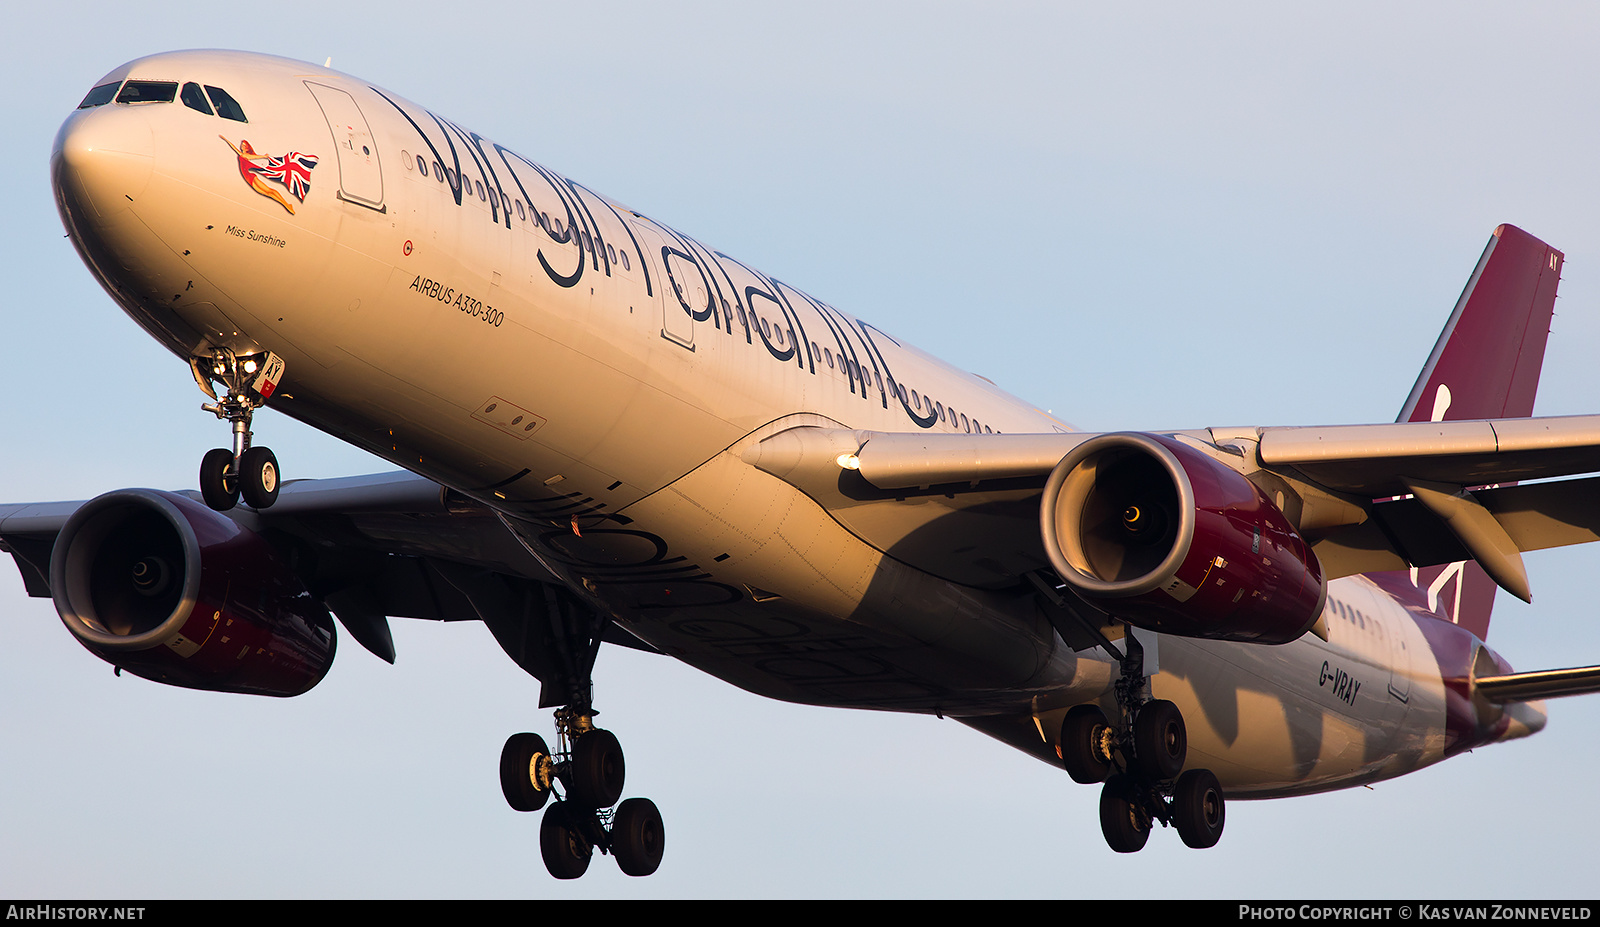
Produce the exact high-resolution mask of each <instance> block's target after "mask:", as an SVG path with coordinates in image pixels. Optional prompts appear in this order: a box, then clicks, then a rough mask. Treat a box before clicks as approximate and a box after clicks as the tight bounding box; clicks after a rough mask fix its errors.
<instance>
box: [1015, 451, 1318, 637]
mask: <svg viewBox="0 0 1600 927" xmlns="http://www.w3.org/2000/svg"><path fill="white" fill-rule="evenodd" d="M1040 523H1041V527H1042V530H1043V537H1044V546H1045V551H1046V552H1047V553H1048V554H1049V556H1050V562H1051V564H1052V565H1053V566H1054V567H1055V568H1056V571H1057V573H1059V574H1060V575H1061V578H1062V580H1063V581H1065V582H1066V583H1067V584H1068V585H1069V586H1071V587H1072V588H1073V589H1075V590H1076V591H1077V592H1078V593H1079V594H1081V595H1082V596H1084V597H1085V598H1087V599H1091V600H1096V601H1097V602H1098V603H1099V604H1100V605H1101V606H1102V607H1104V608H1105V609H1106V610H1107V611H1108V612H1110V613H1111V614H1113V615H1115V616H1116V617H1118V618H1122V619H1124V620H1126V621H1128V622H1129V623H1131V624H1134V625H1137V626H1139V627H1142V628H1148V629H1150V630H1153V631H1159V632H1162V633H1165V634H1179V635H1182V636H1185V637H1201V638H1210V639H1213V640H1230V641H1250V642H1255V643H1267V644H1282V643H1287V642H1288V641H1292V640H1295V639H1296V638H1298V637H1300V635H1302V634H1304V633H1305V632H1306V630H1307V629H1309V628H1310V627H1311V625H1312V624H1314V623H1315V622H1316V620H1317V616H1318V615H1320V614H1321V613H1322V606H1323V601H1324V598H1325V596H1326V594H1327V584H1326V583H1325V582H1324V581H1323V578H1322V567H1321V565H1320V564H1319V563H1317V558H1316V555H1315V554H1313V553H1312V552H1311V548H1310V547H1309V546H1308V545H1307V544H1306V543H1305V541H1304V540H1303V539H1302V538H1301V537H1300V535H1299V534H1298V533H1296V531H1295V530H1294V528H1293V526H1291V525H1290V524H1289V520H1288V519H1287V518H1286V517H1285V516H1284V514H1283V512H1282V511H1280V510H1279V509H1278V507H1277V506H1275V505H1273V504H1272V502H1271V501H1270V500H1269V499H1267V497H1266V495H1265V494H1263V493H1262V491H1261V490H1260V489H1259V488H1258V487H1257V486H1256V485H1255V484H1254V483H1251V482H1250V481H1249V480H1247V479H1245V478H1244V476H1243V475H1242V474H1240V473H1239V472H1238V471H1236V470H1234V469H1233V468H1231V467H1228V466H1226V465H1225V464H1222V463H1219V462H1217V461H1215V460H1213V459H1211V458H1210V457H1208V456H1207V455H1205V454H1204V453H1202V452H1200V451H1198V450H1196V449H1194V448H1192V447H1189V446H1188V445H1185V444H1183V443H1182V442H1180V441H1177V440H1175V439H1173V438H1169V437H1167V436H1165V435H1151V434H1139V433H1133V432H1127V433H1119V434H1108V435H1101V436H1099V437H1096V438H1091V439H1090V440H1088V441H1085V442H1084V443H1083V444H1080V445H1078V446H1077V447H1076V448H1074V449H1073V450H1072V452H1071V453H1070V454H1068V455H1067V456H1066V457H1064V458H1062V460H1061V462H1060V463H1059V464H1057V465H1056V468H1055V470H1054V471H1053V472H1052V473H1051V474H1050V479H1049V481H1048V482H1046V484H1045V488H1044V498H1043V501H1042V503H1041V506H1040Z"/></svg>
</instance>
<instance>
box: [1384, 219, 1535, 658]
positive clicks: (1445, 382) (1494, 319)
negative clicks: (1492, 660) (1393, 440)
mask: <svg viewBox="0 0 1600 927" xmlns="http://www.w3.org/2000/svg"><path fill="white" fill-rule="evenodd" d="M1562 260H1563V255H1562V254H1561V252H1560V251H1557V250H1555V249H1554V248H1552V247H1550V246H1549V245H1547V244H1545V243H1544V242H1542V241H1540V240H1539V239H1537V238H1534V237H1533V236H1532V235H1529V234H1528V233H1527V232H1524V231H1523V230H1521V229H1519V228H1517V227H1516V226H1512V225H1502V226H1500V227H1499V228H1497V229H1495V230H1494V235H1493V236H1491V237H1490V239H1489V244H1488V246H1487V247H1485V248H1484V249H1483V256H1482V257H1481V258H1479V259H1478V266H1477V268H1476V269H1474V270H1473V272H1472V277H1471V278H1470V279H1468V280H1467V287H1466V289H1465V290H1463V291H1462V292H1461V299H1460V300H1458V301H1457V302H1456V308H1455V311H1454V312H1452V313H1451V314H1450V321H1449V322H1447V323H1445V326H1444V331H1443V332H1441V333H1440V335H1439V341H1438V343H1437V344H1435V345H1434V346H1433V353H1432V354H1431V355H1430V356H1429V357H1428V363H1427V364H1426V365H1425V366H1424V367H1423V368H1422V374H1421V375H1420V376H1418V377H1417V383H1416V385H1415V386H1413V387H1412V388H1411V395H1410V396H1408V397H1407V398H1406V404H1405V406H1404V407H1403V408H1402V409H1401V410H1400V417H1399V419H1398V421H1401V422H1442V421H1464V420H1470V419H1482V418H1521V417H1525V416H1529V415H1532V414H1533V399H1534V394H1535V393H1537V392H1538V390H1539V370H1540V368H1541V367H1542V366H1543V364H1544V347H1545V342H1546V340H1547V339H1548V338H1549V335H1550V317H1551V316H1552V315H1553V314H1554V312H1555V303H1556V285H1557V284H1558V283H1559V282H1560V280H1561V263H1562ZM1412 574H1413V579H1414V580H1415V581H1416V583H1417V585H1418V586H1419V587H1420V588H1422V589H1426V590H1427V591H1428V592H1429V597H1430V599H1432V600H1433V601H1435V602H1436V603H1437V610H1438V611H1439V612H1440V613H1441V614H1442V615H1444V616H1445V617H1447V618H1449V619H1450V620H1451V621H1454V622H1455V623H1456V624H1458V625H1461V626H1462V627H1464V628H1466V629H1467V630H1469V631H1471V632H1472V633H1473V634H1476V635H1477V636H1478V637H1479V638H1480V639H1482V638H1486V637H1488V634H1489V613H1490V611H1491V610H1492V609H1493V608H1494V594H1495V583H1494V580H1492V579H1490V578H1489V577H1488V575H1487V574H1485V573H1484V572H1483V568H1482V567H1480V566H1478V564H1477V562H1476V561H1471V560H1468V561H1464V562H1461V563H1451V564H1446V565H1444V566H1435V567H1424V568H1422V569H1417V570H1413V571H1412Z"/></svg>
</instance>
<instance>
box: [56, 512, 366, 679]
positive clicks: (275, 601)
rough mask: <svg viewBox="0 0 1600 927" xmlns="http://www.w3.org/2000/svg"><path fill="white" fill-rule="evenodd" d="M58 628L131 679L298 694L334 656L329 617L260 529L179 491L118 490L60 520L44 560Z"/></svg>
mask: <svg viewBox="0 0 1600 927" xmlns="http://www.w3.org/2000/svg"><path fill="white" fill-rule="evenodd" d="M50 588H51V593H52V596H53V597H54V599H55V604H56V611H58V612H60V613H61V620H62V621H63V622H64V623H65V624H66V626H67V630H69V631H71V632H72V634H73V636H74V637H76V638H77V639H78V641H79V642H80V643H82V644H83V646H85V647H87V648H88V649H89V651H90V652H91V653H93V654H94V655H95V656H97V657H99V658H101V659H102V660H105V661H106V662H108V663H111V664H112V665H114V666H117V667H119V668H121V669H124V670H127V671H128V672H130V673H133V674H135V675H138V676H143V677H144V678H146V679H150V680H153V681H155V682H163V683H166V684H168V685H174V686H186V687H188V688H191V689H206V690H209V691H213V692H247V693H252V694H256V695H279V696H288V695H299V694H300V693H302V692H305V691H307V690H309V689H310V688H311V687H312V686H315V685H316V684H317V683H318V682H320V681H321V680H322V677H323V676H324V675H326V674H327V672H328V667H329V666H331V665H332V664H333V653H334V630H333V621H332V619H330V618H329V616H328V611H327V609H326V608H324V607H323V605H322V603H320V602H318V601H317V600H315V599H313V598H312V597H311V595H310V593H308V592H307V591H306V590H305V587H304V586H302V585H301V584H300V582H299V581H298V580H297V579H296V578H295V577H294V575H293V574H292V573H291V572H290V571H289V570H288V568H287V567H285V566H284V565H283V563H282V561H281V560H280V559H279V558H278V556H277V554H276V552H275V551H274V550H273V549H272V547H271V546H270V545H269V544H267V542H266V541H264V540H262V539H261V537H260V536H259V535H256V534H255V533H254V532H251V531H249V530H247V529H246V528H244V527H243V526H241V525H239V524H237V523H235V522H234V521H232V520H231V519H229V518H226V517H224V516H222V515H220V514H218V513H217V512H214V511H212V510H211V509H209V508H207V507H206V506H204V505H201V504H199V503H197V502H194V501H192V500H190V499H187V498H185V497H183V496H179V495H175V494H173V493H167V492H157V491H155V490H150V489H124V490H119V491H117V492H111V493H106V494H105V495H103V496H100V497H98V498H96V499H93V500H90V501H89V502H87V503H85V504H84V505H83V506H82V507H81V508H79V509H78V510H77V511H76V512H74V513H73V514H72V517H71V518H69V519H67V523H66V524H65V525H64V526H63V527H62V529H61V533H60V534H59V535H57V537H56V545H55V550H54V552H53V553H52V554H51V557H50Z"/></svg>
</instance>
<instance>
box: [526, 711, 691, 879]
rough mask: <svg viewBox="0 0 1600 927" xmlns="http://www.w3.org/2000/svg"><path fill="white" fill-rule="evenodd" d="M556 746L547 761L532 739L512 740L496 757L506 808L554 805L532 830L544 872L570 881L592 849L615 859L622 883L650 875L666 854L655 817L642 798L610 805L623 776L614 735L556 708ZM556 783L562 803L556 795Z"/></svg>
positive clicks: (581, 714) (588, 714)
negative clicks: (561, 790) (562, 789)
mask: <svg viewBox="0 0 1600 927" xmlns="http://www.w3.org/2000/svg"><path fill="white" fill-rule="evenodd" d="M556 745H557V747H558V749H557V751H556V752H554V753H552V752H551V751H550V749H549V748H548V747H547V746H546V745H545V741H544V738H543V737H540V736H539V735H538V734H526V733H524V734H512V735H511V737H510V738H509V739H508V740H507V741H506V745H505V748H504V749H503V750H501V751H500V790H501V791H502V792H504V793H505V797H506V803H507V804H509V805H510V806H511V807H512V808H513V809H515V810H517V811H538V810H539V809H540V808H543V807H545V804H546V802H549V801H550V799H552V798H554V799H555V803H554V804H551V805H550V806H549V808H548V809H547V810H546V811H545V813H544V819H543V820H542V821H540V823H539V852H540V855H541V856H543V857H544V865H545V868H546V869H548V870H550V874H551V875H553V876H555V877H556V878H558V879H576V878H578V877H579V876H581V875H583V874H584V873H585V872H586V871H588V869H589V860H590V859H591V858H593V856H594V851H595V850H597V849H598V850H599V851H600V852H602V853H609V854H611V855H612V856H614V857H616V859H617V866H618V867H619V868H621V869H622V871H623V872H624V873H626V874H628V875H631V876H647V875H650V874H651V873H653V872H655V871H656V868H657V867H659V866H660V865H661V854H662V851H663V850H664V849H665V848H666V834H665V831H664V830H663V828H662V825H661V812H660V811H658V810H656V806H655V802H652V801H651V800H650V799H648V798H630V799H628V800H627V801H624V802H622V803H621V804H620V805H619V804H617V801H618V799H620V798H622V782H623V774H624V771H625V770H624V763H623V760H622V744H621V743H620V742H619V741H618V740H617V738H616V735H615V734H612V733H611V732H610V731H607V730H604V729H602V728H597V727H595V726H594V718H593V712H592V710H588V709H578V708H570V707H569V708H562V709H558V710H557V711H556ZM558 782H559V783H560V784H561V785H562V786H564V787H565V788H566V795H565V796H560V795H557V794H556V793H555V785H556V783H558ZM613 805H615V806H616V807H615V808H612V806H613ZM607 809H610V810H607Z"/></svg>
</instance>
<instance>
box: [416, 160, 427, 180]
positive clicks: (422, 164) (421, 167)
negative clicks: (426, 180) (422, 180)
mask: <svg viewBox="0 0 1600 927" xmlns="http://www.w3.org/2000/svg"><path fill="white" fill-rule="evenodd" d="M417 172H418V173H420V174H421V175H422V176H424V177H426V176H428V162H427V161H424V160H423V159H422V155H417Z"/></svg>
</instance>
